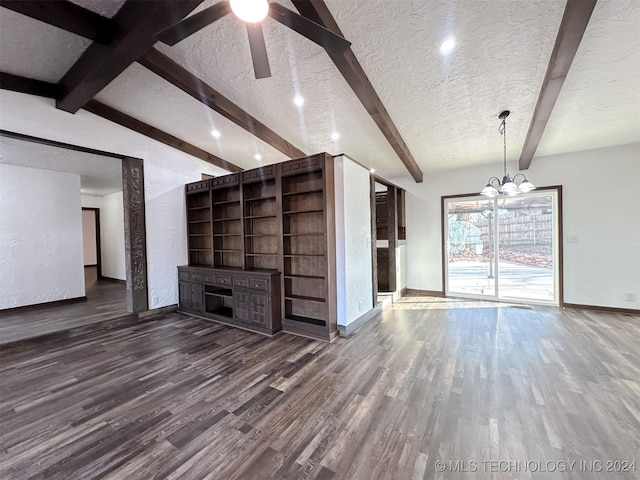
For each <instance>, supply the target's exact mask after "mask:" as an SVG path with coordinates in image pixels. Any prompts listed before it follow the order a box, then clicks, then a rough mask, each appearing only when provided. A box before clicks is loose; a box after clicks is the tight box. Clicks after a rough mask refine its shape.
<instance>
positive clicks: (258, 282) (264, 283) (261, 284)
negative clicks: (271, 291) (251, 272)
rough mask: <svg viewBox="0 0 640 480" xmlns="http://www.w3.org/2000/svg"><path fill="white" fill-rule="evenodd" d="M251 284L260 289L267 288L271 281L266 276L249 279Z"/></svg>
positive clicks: (252, 286)
mask: <svg viewBox="0 0 640 480" xmlns="http://www.w3.org/2000/svg"><path fill="white" fill-rule="evenodd" d="M249 286H250V287H251V288H257V289H258V290H267V288H268V287H269V281H268V280H265V279H264V278H252V279H250V280H249Z"/></svg>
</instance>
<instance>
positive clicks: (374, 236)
mask: <svg viewBox="0 0 640 480" xmlns="http://www.w3.org/2000/svg"><path fill="white" fill-rule="evenodd" d="M369 188H370V190H369V205H370V207H371V278H372V280H373V281H372V284H371V288H372V296H371V299H372V301H373V306H374V307H375V306H376V305H377V304H378V247H377V243H378V229H377V228H376V214H377V212H376V179H375V177H374V176H373V175H371V174H369Z"/></svg>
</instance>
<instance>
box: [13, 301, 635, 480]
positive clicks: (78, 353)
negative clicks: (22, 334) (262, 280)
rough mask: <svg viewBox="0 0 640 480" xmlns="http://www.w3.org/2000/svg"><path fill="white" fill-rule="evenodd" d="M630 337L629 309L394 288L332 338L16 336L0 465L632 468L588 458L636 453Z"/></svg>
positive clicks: (448, 470) (179, 319)
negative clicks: (19, 341) (371, 313)
mask: <svg viewBox="0 0 640 480" xmlns="http://www.w3.org/2000/svg"><path fill="white" fill-rule="evenodd" d="M639 339H640V318H639V317H634V316H623V315H610V314H594V313H590V312H585V311H579V310H565V311H562V310H559V309H557V308H551V307H535V308H532V309H530V308H527V307H515V306H511V307H509V306H503V305H500V306H499V305H496V304H491V303H480V302H465V301H451V300H450V301H447V300H442V299H435V298H426V297H421V298H411V297H409V298H403V299H401V300H400V301H399V302H398V303H396V304H394V305H393V306H392V307H391V308H389V309H387V310H385V311H384V312H382V314H380V315H379V316H378V317H377V318H375V319H373V320H372V321H370V322H369V323H368V324H367V325H365V326H364V327H363V328H362V329H361V330H359V331H358V332H356V334H355V335H354V336H352V337H351V338H349V339H338V340H337V341H336V342H334V343H333V344H326V343H321V342H317V341H313V340H308V339H305V338H301V337H295V336H291V335H284V334H282V335H279V336H276V337H274V338H271V339H270V338H266V337H262V336H259V335H256V334H252V333H249V332H245V331H242V330H238V329H233V328H230V327H224V326H220V325H217V324H215V323H208V322H206V321H204V320H200V319H196V318H192V317H188V316H185V315H181V314H177V313H172V314H167V315H164V316H162V317H161V318H159V319H156V320H153V321H147V322H145V323H140V324H136V325H130V326H120V327H117V328H116V327H112V328H106V327H105V329H103V330H101V331H97V332H91V333H87V334H85V335H80V336H76V337H73V338H65V339H51V340H48V341H45V342H34V343H33V345H31V344H23V345H21V346H19V347H15V348H9V349H6V350H5V351H3V352H1V353H0V360H1V373H0V374H1V376H0V379H1V380H0V381H1V387H2V390H1V401H0V419H1V425H2V439H1V440H2V444H1V446H0V478H2V479H30V478H39V479H45V478H46V479H98V478H107V479H143V480H150V479H164V478H167V479H178V478H180V479H204V478H207V479H221V480H232V479H269V478H273V479H307V478H308V479H321V480H327V479H350V480H351V479H356V480H357V479H362V480H370V479H377V478H380V479H398V480H402V479H414V478H415V479H420V478H426V479H430V478H459V479H466V480H472V479H473V480H475V479H546V478H553V479H564V478H571V479H581V480H582V479H591V478H606V479H617V478H620V479H637V478H640V473H639V472H638V471H636V472H624V473H623V472H616V471H614V472H604V471H599V472H598V471H596V472H594V471H587V470H598V465H599V464H598V463H596V462H602V463H601V464H600V470H602V469H603V468H606V466H607V465H608V464H607V462H608V461H611V462H613V461H621V462H624V461H628V462H631V461H635V462H636V463H635V468H636V470H638V469H639V468H640V465H639V464H638V462H640V458H638V457H639V452H640V352H639V348H638V345H639ZM439 461H444V462H446V463H445V464H444V467H445V468H444V471H443V472H439V471H438V470H439V469H442V465H443V464H441V463H438V462H439ZM483 461H485V462H487V463H485V464H483V463H482V462H483ZM558 461H567V462H573V461H575V462H578V463H576V464H574V467H573V471H555V472H548V471H540V470H541V468H546V469H547V470H548V469H549V466H551V467H553V466H554V465H555V466H556V467H557V466H558V465H562V464H558V463H553V462H558ZM449 462H458V463H457V464H451V463H449ZM471 462H477V463H476V464H475V465H476V468H475V471H471V472H469V471H467V472H453V471H452V470H454V469H456V468H457V469H459V470H460V469H464V468H467V470H469V469H471V470H473V463H471ZM489 462H495V470H493V471H492V469H494V467H493V465H494V464H493V463H489ZM498 462H511V463H510V464H508V463H498ZM527 462H528V463H527ZM531 462H538V463H531ZM540 462H541V463H540ZM545 462H546V463H545ZM549 462H551V463H549ZM580 462H582V463H580ZM456 465H457V466H456ZM525 465H529V468H536V469H537V470H538V471H536V472H533V473H532V472H529V471H523V468H524V466H525ZM536 465H541V466H542V467H536ZM611 465H612V467H611V468H613V469H617V470H619V469H620V468H622V467H621V465H622V464H618V466H617V467H616V466H613V464H611ZM629 468H630V467H629ZM567 469H568V468H565V469H563V470H567Z"/></svg>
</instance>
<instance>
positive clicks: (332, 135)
mask: <svg viewBox="0 0 640 480" xmlns="http://www.w3.org/2000/svg"><path fill="white" fill-rule="evenodd" d="M339 138H340V134H339V133H338V132H333V133H332V134H331V140H333V141H334V142H335V141H336V140H338V139H339Z"/></svg>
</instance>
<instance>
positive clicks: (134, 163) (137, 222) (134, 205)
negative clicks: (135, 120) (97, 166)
mask: <svg viewBox="0 0 640 480" xmlns="http://www.w3.org/2000/svg"><path fill="white" fill-rule="evenodd" d="M0 136H3V137H7V138H15V139H18V140H22V141H25V142H31V143H39V144H42V145H49V146H52V147H57V148H62V149H66V150H73V151H76V152H85V153H91V154H93V155H100V156H103V157H105V161H110V159H117V160H118V161H120V165H121V168H122V197H123V208H124V212H123V213H124V243H125V269H126V273H127V281H126V295H127V312H129V313H138V312H143V311H146V310H148V309H149V298H148V285H147V226H146V213H145V195H144V160H143V159H141V158H136V157H130V156H128V155H123V154H119V153H113V152H106V151H103V150H96V149H94V148H89V147H83V146H80V145H74V144H70V143H63V142H58V141H57V140H50V139H47V138H41V137H34V136H31V135H25V134H24V133H17V132H11V131H8V130H0ZM78 195H80V192H78Z"/></svg>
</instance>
